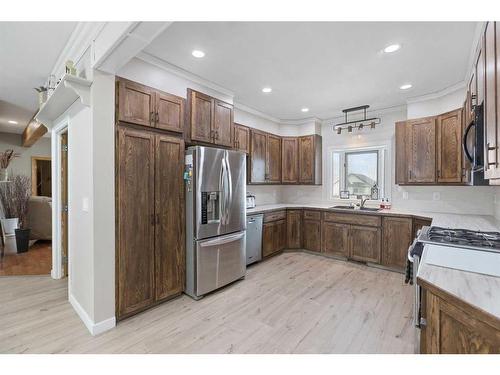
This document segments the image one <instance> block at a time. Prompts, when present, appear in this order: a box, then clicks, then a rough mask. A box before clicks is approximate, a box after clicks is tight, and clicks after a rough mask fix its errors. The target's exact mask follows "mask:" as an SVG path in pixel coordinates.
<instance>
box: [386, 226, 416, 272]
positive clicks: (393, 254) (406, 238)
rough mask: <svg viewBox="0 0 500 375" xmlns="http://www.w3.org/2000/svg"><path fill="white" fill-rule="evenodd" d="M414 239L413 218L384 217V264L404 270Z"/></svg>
mask: <svg viewBox="0 0 500 375" xmlns="http://www.w3.org/2000/svg"><path fill="white" fill-rule="evenodd" d="M412 241H413V230H412V219H410V218H399V217H384V218H382V244H383V251H382V265H384V266H386V267H390V268H396V269H399V270H403V269H404V268H405V266H406V258H407V255H408V247H409V246H410V244H411V242H412Z"/></svg>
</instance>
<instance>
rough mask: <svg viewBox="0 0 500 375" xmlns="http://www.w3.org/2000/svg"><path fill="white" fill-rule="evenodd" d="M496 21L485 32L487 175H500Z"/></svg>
mask: <svg viewBox="0 0 500 375" xmlns="http://www.w3.org/2000/svg"><path fill="white" fill-rule="evenodd" d="M495 29H496V22H488V23H487V24H486V30H485V33H484V60H485V97H484V139H485V145H484V155H485V158H484V160H485V164H484V168H485V171H484V172H485V177H486V178H498V177H500V174H499V173H498V172H499V166H498V150H497V147H498V140H497V102H498V98H497V92H496V90H497V82H496V81H497V76H496V73H497V72H496V58H497V57H496V45H495V41H496V38H495V34H496V30H495Z"/></svg>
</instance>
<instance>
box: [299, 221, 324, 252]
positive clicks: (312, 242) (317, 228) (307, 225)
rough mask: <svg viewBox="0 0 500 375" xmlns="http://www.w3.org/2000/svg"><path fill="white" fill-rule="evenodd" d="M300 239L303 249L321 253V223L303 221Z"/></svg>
mask: <svg viewBox="0 0 500 375" xmlns="http://www.w3.org/2000/svg"><path fill="white" fill-rule="evenodd" d="M302 227H303V228H302V238H303V244H304V249H306V250H310V251H317V252H320V251H321V221H319V220H304V221H303V224H302Z"/></svg>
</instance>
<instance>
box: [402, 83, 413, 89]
mask: <svg viewBox="0 0 500 375" xmlns="http://www.w3.org/2000/svg"><path fill="white" fill-rule="evenodd" d="M411 87H412V86H411V84H409V83H407V84H405V85H402V86H400V87H399V88H400V89H401V90H408V89H411Z"/></svg>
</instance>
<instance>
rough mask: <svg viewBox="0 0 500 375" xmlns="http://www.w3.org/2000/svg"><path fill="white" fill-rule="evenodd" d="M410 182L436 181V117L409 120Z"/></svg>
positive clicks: (408, 152) (408, 154)
mask: <svg viewBox="0 0 500 375" xmlns="http://www.w3.org/2000/svg"><path fill="white" fill-rule="evenodd" d="M407 126H408V149H407V154H406V155H407V158H408V159H407V161H408V167H409V168H408V182H409V183H435V182H436V120H435V118H434V117H426V118H422V119H416V120H409V121H408V125H407Z"/></svg>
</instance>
